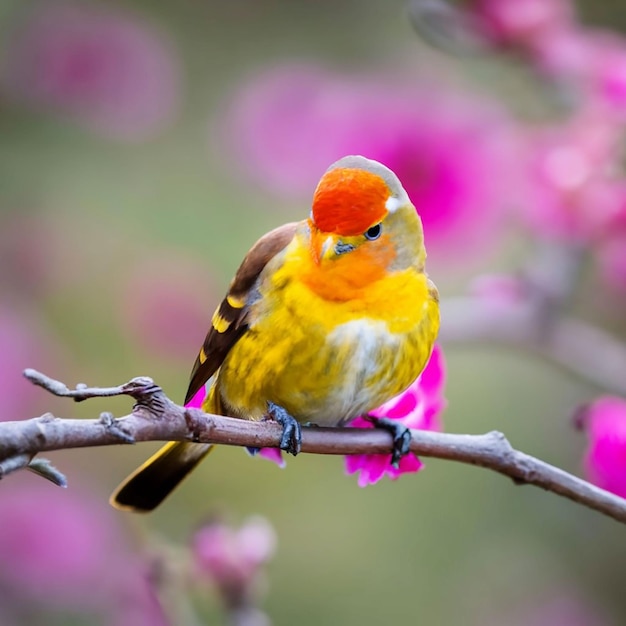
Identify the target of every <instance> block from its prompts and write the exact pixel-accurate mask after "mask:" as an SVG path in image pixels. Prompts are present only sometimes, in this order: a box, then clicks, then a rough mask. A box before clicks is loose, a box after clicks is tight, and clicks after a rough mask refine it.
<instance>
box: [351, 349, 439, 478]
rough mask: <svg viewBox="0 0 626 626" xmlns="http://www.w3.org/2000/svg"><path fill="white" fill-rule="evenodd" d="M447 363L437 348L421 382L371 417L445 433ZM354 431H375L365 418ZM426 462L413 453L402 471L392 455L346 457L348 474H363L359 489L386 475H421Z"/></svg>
mask: <svg viewBox="0 0 626 626" xmlns="http://www.w3.org/2000/svg"><path fill="white" fill-rule="evenodd" d="M444 383H445V364H444V360H443V352H442V350H441V348H439V346H435V348H434V350H433V353H432V355H431V357H430V361H429V362H428V365H426V368H425V369H424V371H423V372H422V373H421V374H420V376H419V377H418V378H417V380H416V381H415V382H414V383H413V384H412V385H411V386H410V387H409V388H408V389H407V390H406V391H404V392H403V393H401V394H400V395H398V396H396V397H395V398H393V399H391V400H389V401H388V402H386V403H385V404H383V405H382V406H380V407H379V408H377V409H375V410H374V411H370V414H371V415H373V416H374V417H387V418H389V419H394V420H398V421H400V422H401V423H402V424H403V425H404V426H406V427H407V428H417V429H421V430H441V419H440V414H441V411H442V410H443V408H444V407H445V399H444V397H443V387H444ZM350 426H351V427H354V428H374V426H373V424H372V423H371V422H370V421H368V420H366V419H363V418H361V417H358V418H356V419H355V420H353V421H352V422H351V423H350ZM422 467H423V464H422V462H421V461H420V460H419V459H418V458H417V457H416V456H415V454H413V453H412V452H411V453H409V454H407V455H406V456H404V457H403V458H402V459H401V460H400V463H399V467H398V468H394V467H392V466H391V454H371V455H351V456H346V472H347V473H348V474H354V473H356V472H360V474H359V481H358V483H359V486H360V487H365V486H366V485H371V484H374V483H376V482H378V481H379V480H380V479H381V478H382V477H383V476H384V475H387V476H388V477H389V478H391V479H394V480H395V479H396V478H398V477H399V476H400V475H402V474H406V473H413V472H418V471H419V470H420V469H422Z"/></svg>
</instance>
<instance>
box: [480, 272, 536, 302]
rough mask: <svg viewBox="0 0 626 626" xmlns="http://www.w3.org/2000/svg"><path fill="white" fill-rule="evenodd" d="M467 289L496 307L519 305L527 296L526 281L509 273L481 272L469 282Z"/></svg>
mask: <svg viewBox="0 0 626 626" xmlns="http://www.w3.org/2000/svg"><path fill="white" fill-rule="evenodd" d="M468 291H469V294H470V295H471V296H473V297H475V298H479V299H481V300H483V301H485V302H488V303H489V305H490V306H492V307H494V308H497V309H509V308H511V307H515V306H519V305H520V304H522V303H524V302H525V301H526V299H527V298H528V296H529V293H528V292H529V289H528V283H527V281H525V280H523V279H522V278H520V277H519V276H515V275H511V274H483V275H481V276H478V277H477V278H475V279H474V280H473V281H472V282H471V283H470V285H469V289H468Z"/></svg>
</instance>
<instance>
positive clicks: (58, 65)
mask: <svg viewBox="0 0 626 626" xmlns="http://www.w3.org/2000/svg"><path fill="white" fill-rule="evenodd" d="M14 30H15V34H14V36H13V38H12V41H11V43H10V47H9V50H8V52H7V53H6V55H5V58H6V59H7V64H6V70H5V72H4V75H3V76H2V77H0V86H1V88H2V90H3V91H4V92H5V95H6V96H7V97H9V98H13V99H14V100H16V101H17V102H24V103H27V104H30V105H32V106H34V107H38V108H51V109H53V110H56V111H58V112H59V113H61V114H64V115H68V116H70V117H72V118H74V119H76V120H78V121H79V122H81V123H82V124H84V125H85V126H87V127H88V128H89V129H91V130H93V131H95V132H97V133H99V134H102V135H105V136H107V137H111V138H116V139H127V140H140V139H144V138H146V137H149V136H151V135H153V134H154V133H156V132H158V131H159V130H161V129H162V128H163V126H164V125H166V124H167V123H168V122H169V121H170V120H171V118H172V116H173V115H174V113H175V110H176V108H177V106H178V102H177V100H178V91H179V87H178V83H179V76H178V73H179V71H178V65H177V63H176V61H175V59H174V56H173V53H172V51H171V49H170V46H169V44H168V43H167V42H165V41H164V40H163V38H162V37H161V35H160V34H159V33H157V32H155V31H154V30H153V29H152V28H151V27H150V26H148V25H147V24H144V23H142V22H141V21H140V20H139V19H137V18H131V17H129V16H126V15H124V14H123V13H117V12H114V11H113V10H111V9H109V8H108V7H106V5H104V6H103V7H102V8H97V7H95V6H85V5H81V4H70V3H64V4H59V3H54V5H50V4H48V3H43V4H41V5H40V6H39V5H38V6H37V7H36V8H35V9H33V10H31V12H30V13H29V14H27V16H26V19H25V20H24V21H23V23H21V24H19V25H17V26H15V27H14Z"/></svg>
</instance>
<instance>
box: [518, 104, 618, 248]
mask: <svg viewBox="0 0 626 626" xmlns="http://www.w3.org/2000/svg"><path fill="white" fill-rule="evenodd" d="M527 141H528V156H527V162H526V173H527V178H526V183H527V185H526V189H525V195H522V197H521V201H520V208H521V209H522V210H523V216H524V218H525V219H526V220H527V221H528V223H529V224H530V225H531V226H532V227H533V229H534V230H535V232H536V233H537V234H538V235H539V236H540V237H542V238H544V239H545V238H548V239H549V238H559V239H565V240H573V241H577V242H590V241H593V240H595V239H596V238H597V237H598V236H600V235H601V234H602V233H603V231H604V230H605V229H606V227H607V225H608V224H609V223H610V222H611V220H613V219H614V218H615V217H616V215H617V214H618V213H619V211H620V210H621V208H622V205H623V196H624V185H623V183H622V181H621V174H620V172H619V167H618V166H619V160H618V154H619V150H620V147H619V134H617V133H616V132H615V126H614V124H613V122H612V120H611V119H610V118H607V117H606V115H603V111H601V110H597V109H590V110H587V111H583V112H581V113H580V114H579V115H577V116H575V117H573V118H572V119H571V120H569V122H568V123H567V124H564V125H562V126H558V127H550V128H544V129H540V130H538V131H536V132H530V133H527Z"/></svg>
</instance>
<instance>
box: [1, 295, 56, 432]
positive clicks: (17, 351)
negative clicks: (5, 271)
mask: <svg viewBox="0 0 626 626" xmlns="http://www.w3.org/2000/svg"><path fill="white" fill-rule="evenodd" d="M8 304H9V303H8V302H7V301H6V300H5V301H4V302H3V303H2V304H0V421H10V420H20V419H25V418H29V417H35V415H34V414H33V412H34V411H35V410H36V407H37V400H36V398H40V397H41V391H40V390H38V389H37V388H36V387H35V386H34V385H33V384H32V383H30V382H28V381H27V380H26V379H25V378H24V376H23V375H22V372H23V371H24V369H25V368H27V367H33V368H36V369H41V370H44V371H45V370H46V369H48V366H49V365H50V364H51V363H52V361H53V358H54V362H55V367H56V375H59V374H60V373H61V370H62V365H61V362H60V357H59V355H58V354H57V353H56V346H54V342H53V341H52V339H51V338H50V337H48V336H46V335H45V333H44V331H43V329H42V327H41V326H40V325H39V324H38V322H37V320H35V319H33V318H32V317H31V316H30V315H28V314H27V313H26V312H25V311H23V310H22V309H19V308H11V307H9V306H8ZM53 354H54V357H53Z"/></svg>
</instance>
